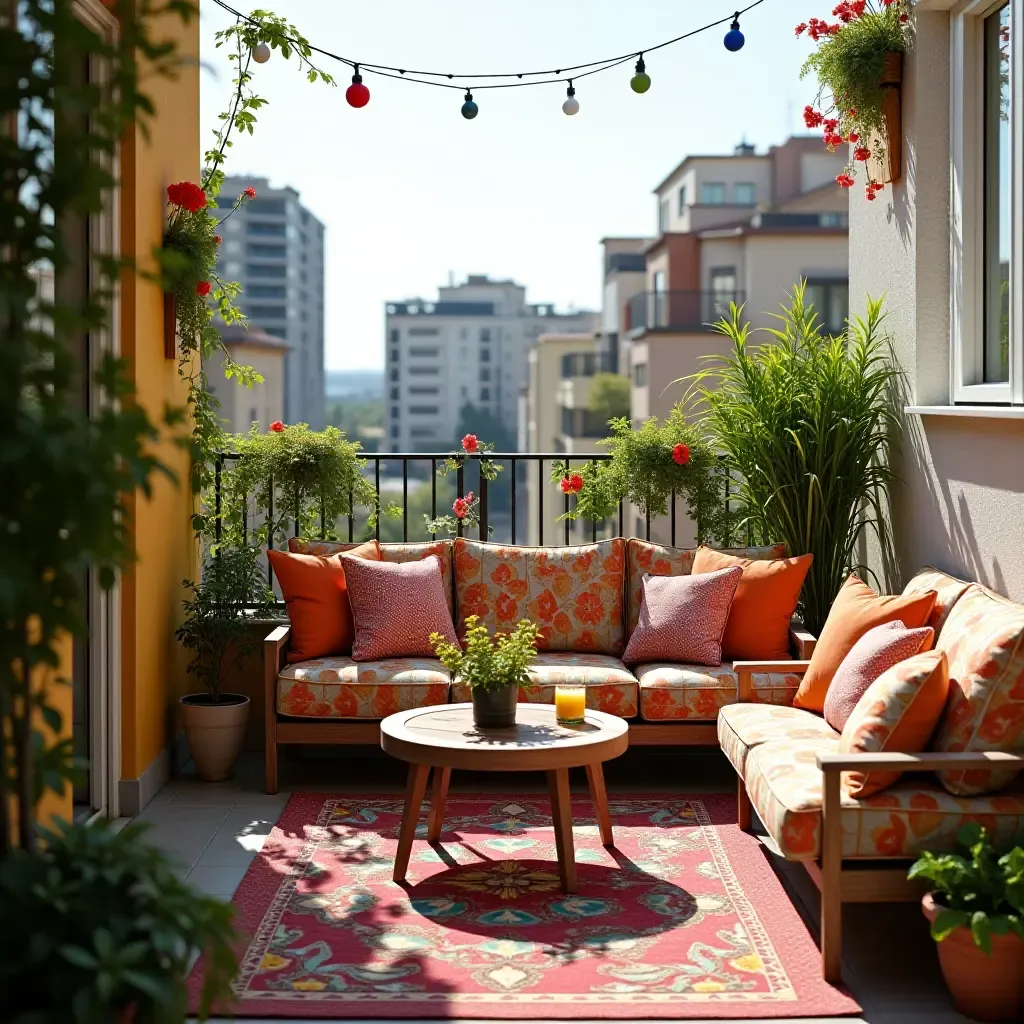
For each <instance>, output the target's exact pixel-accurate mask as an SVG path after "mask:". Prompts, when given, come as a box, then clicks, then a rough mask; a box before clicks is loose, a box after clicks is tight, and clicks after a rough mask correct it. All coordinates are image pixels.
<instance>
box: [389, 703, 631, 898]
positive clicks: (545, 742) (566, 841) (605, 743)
mask: <svg viewBox="0 0 1024 1024" xmlns="http://www.w3.org/2000/svg"><path fill="white" fill-rule="evenodd" d="M628 731H629V725H628V724H627V723H626V722H625V721H624V720H623V719H621V718H617V717H616V716H615V715H609V714H606V713H605V712H603V711H589V710H588V711H587V713H586V717H585V720H584V722H583V724H582V725H559V724H558V722H557V721H556V720H555V708H554V705H553V704H517V705H516V724H515V726H514V727H512V728H510V729H477V727H476V726H475V725H474V724H473V705H472V704H445V705H437V706H435V707H428V708H414V709H413V710H412V711H401V712H399V713H398V714H397V715H391V716H390V717H389V718H385V719H384V721H383V722H381V725H380V745H381V747H382V748H383V749H384V750H385V751H387V753H389V754H391V755H392V756H394V757H397V758H399V760H402V761H408V762H409V783H408V786H407V787H406V791H405V809H404V811H403V814H402V830H401V833H400V835H399V839H398V852H397V853H396V855H395V871H394V876H393V877H394V880H395V881H396V882H404V881H405V875H406V872H407V871H408V869H409V855H410V854H411V853H412V842H413V837H414V836H415V835H416V824H417V820H418V818H419V812H420V807H421V805H422V803H423V798H424V796H425V795H426V791H427V778H428V776H429V775H430V769H431V768H433V769H434V785H433V793H432V795H431V804H430V817H429V819H428V824H427V840H428V841H429V842H431V843H436V842H437V841H438V840H439V839H440V838H441V825H442V823H443V821H444V804H445V799H446V798H447V796H448V782H449V780H450V778H451V774H452V769H453V768H458V769H459V770H467V771H476V772H530V771H538V772H546V773H547V777H548V789H549V791H550V793H551V807H552V816H553V818H554V826H555V849H556V850H557V851H558V870H559V874H560V875H561V878H562V887H563V888H564V889H565V891H566V892H576V887H577V882H576V856H575V852H574V850H573V841H572V806H571V804H570V802H569V769H570V768H586V770H587V781H588V783H589V784H590V796H591V799H592V800H593V801H594V812H595V816H596V818H597V822H598V826H599V827H600V830H601V842H602V843H603V844H604V845H605V846H611V845H612V822H611V817H610V816H609V814H608V796H607V794H606V792H605V788H604V772H603V771H602V769H601V764H602V762H604V761H610V760H611V759H612V758H613V757H618V756H619V755H620V754H621V753H623V752H624V751H625V749H626V747H627V746H628V745H629V737H628Z"/></svg>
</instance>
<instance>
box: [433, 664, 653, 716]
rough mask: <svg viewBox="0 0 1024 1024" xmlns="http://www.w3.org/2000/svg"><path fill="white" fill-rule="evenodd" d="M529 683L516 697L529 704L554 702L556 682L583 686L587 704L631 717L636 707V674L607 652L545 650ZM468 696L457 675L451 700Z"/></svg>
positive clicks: (590, 706)
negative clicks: (579, 652) (578, 652)
mask: <svg viewBox="0 0 1024 1024" xmlns="http://www.w3.org/2000/svg"><path fill="white" fill-rule="evenodd" d="M529 672H530V683H529V685H528V686H521V687H520V688H519V700H520V701H521V702H525V703H530V704H554V703H555V687H556V686H583V687H585V688H586V691H587V707H588V708H593V709H594V710H595V711H607V712H609V714H613V715H619V716H620V717H622V718H632V717H634V716H635V715H636V711H637V682H636V676H634V675H633V673H632V672H630V671H629V669H628V668H626V666H625V665H623V664H622V662H621V661H619V659H618V658H613V657H611V656H610V655H606V654H574V653H571V652H558V651H548V652H542V653H540V654H538V655H537V657H536V658H534V660H533V663H532V664H531V665H530V669H529ZM470 699H471V694H470V689H469V687H468V686H467V685H466V684H465V683H463V682H462V681H461V680H458V679H456V680H455V682H454V683H453V684H452V701H453V702H456V703H458V702H460V701H468V700H470Z"/></svg>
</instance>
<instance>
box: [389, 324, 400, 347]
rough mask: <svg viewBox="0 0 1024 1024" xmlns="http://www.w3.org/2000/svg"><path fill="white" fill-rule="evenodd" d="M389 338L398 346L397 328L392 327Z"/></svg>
mask: <svg viewBox="0 0 1024 1024" xmlns="http://www.w3.org/2000/svg"><path fill="white" fill-rule="evenodd" d="M388 337H389V338H390V339H391V342H392V343H393V344H395V345H397V344H398V329H397V328H395V327H392V328H391V330H390V331H388Z"/></svg>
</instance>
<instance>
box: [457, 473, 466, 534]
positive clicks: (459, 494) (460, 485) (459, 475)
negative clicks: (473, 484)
mask: <svg viewBox="0 0 1024 1024" xmlns="http://www.w3.org/2000/svg"><path fill="white" fill-rule="evenodd" d="M464 482H465V476H464V470H463V467H462V466H461V465H460V466H459V468H458V470H456V472H455V491H456V495H455V496H456V497H457V498H461V497H462V496H463V491H462V488H463V484H464ZM455 533H456V536H458V537H461V536H462V520H461V519H460V520H459V521H458V522H457V523H456V525H455Z"/></svg>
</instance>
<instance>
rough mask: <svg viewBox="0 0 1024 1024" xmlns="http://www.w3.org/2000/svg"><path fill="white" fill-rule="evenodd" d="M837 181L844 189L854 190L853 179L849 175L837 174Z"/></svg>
mask: <svg viewBox="0 0 1024 1024" xmlns="http://www.w3.org/2000/svg"><path fill="white" fill-rule="evenodd" d="M836 181H837V182H839V184H840V185H842V186H843V188H853V178H852V177H851V176H850V175H849V174H837V175H836Z"/></svg>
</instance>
